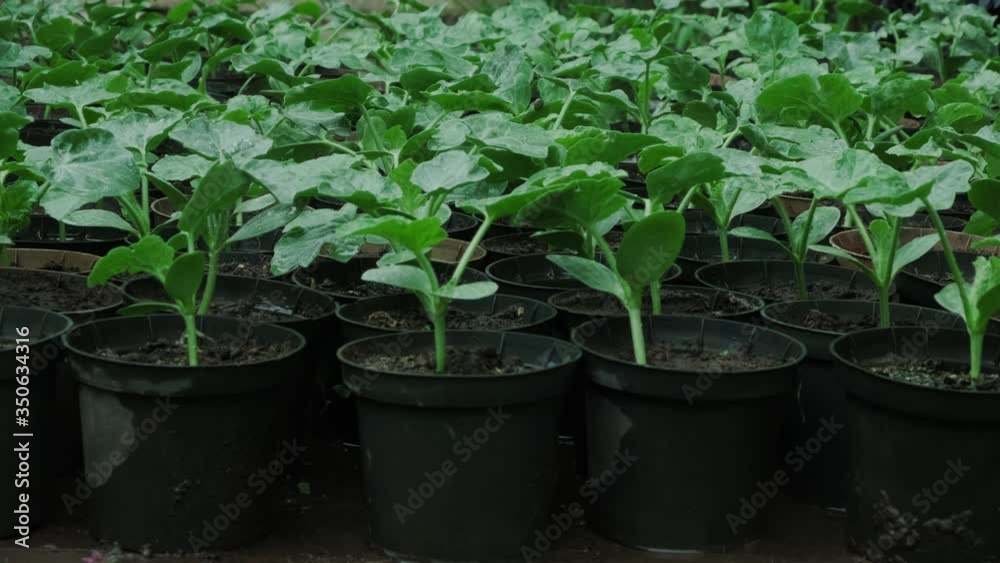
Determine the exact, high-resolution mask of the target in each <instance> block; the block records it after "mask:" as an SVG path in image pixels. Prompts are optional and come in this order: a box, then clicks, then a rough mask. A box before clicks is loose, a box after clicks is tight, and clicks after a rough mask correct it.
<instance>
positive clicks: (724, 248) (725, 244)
mask: <svg viewBox="0 0 1000 563" xmlns="http://www.w3.org/2000/svg"><path fill="white" fill-rule="evenodd" d="M718 234H719V250H720V251H721V252H722V263H723V264H726V263H728V262H729V231H727V230H726V229H721V228H720V229H719V233H718Z"/></svg>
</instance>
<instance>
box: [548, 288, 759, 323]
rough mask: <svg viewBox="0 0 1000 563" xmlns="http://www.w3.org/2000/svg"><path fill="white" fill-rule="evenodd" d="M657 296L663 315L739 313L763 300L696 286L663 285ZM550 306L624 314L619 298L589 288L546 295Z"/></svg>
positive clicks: (647, 304)
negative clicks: (550, 295)
mask: <svg viewBox="0 0 1000 563" xmlns="http://www.w3.org/2000/svg"><path fill="white" fill-rule="evenodd" d="M660 298H661V303H662V305H663V314H665V315H696V316H708V317H732V316H740V315H744V314H747V313H752V312H753V311H756V310H759V309H760V308H761V307H762V306H763V303H762V302H761V301H760V300H759V299H755V298H753V297H750V296H748V295H740V294H738V293H732V292H729V291H719V290H715V289H706V288H698V287H692V288H687V287H679V286H664V287H662V288H661V289H660ZM549 303H551V304H552V306H554V307H556V308H558V309H560V310H565V311H567V312H570V313H573V314H575V315H581V316H585V317H588V318H592V317H624V316H627V315H628V312H627V311H626V310H625V307H624V306H623V305H622V303H621V301H620V300H619V299H618V298H617V297H615V296H613V295H609V294H607V293H603V292H600V291H596V290H593V289H578V290H570V291H565V292H562V293H557V294H556V295H553V296H552V297H551V298H549ZM651 312H652V302H651V300H650V298H649V296H648V295H647V296H646V297H645V299H643V313H644V314H650V313H651Z"/></svg>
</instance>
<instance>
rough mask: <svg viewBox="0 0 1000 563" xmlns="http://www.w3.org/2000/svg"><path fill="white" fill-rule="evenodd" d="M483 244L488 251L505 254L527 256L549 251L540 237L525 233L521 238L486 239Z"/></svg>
mask: <svg viewBox="0 0 1000 563" xmlns="http://www.w3.org/2000/svg"><path fill="white" fill-rule="evenodd" d="M483 246H484V247H485V248H486V250H487V251H489V252H495V253H497V254H505V255H507V256H527V255H529V254H545V253H546V252H548V251H549V245H547V244H545V242H543V241H542V240H540V239H537V238H532V237H531V236H528V235H525V236H524V237H523V238H514V237H512V238H509V239H506V240H498V241H486V243H483Z"/></svg>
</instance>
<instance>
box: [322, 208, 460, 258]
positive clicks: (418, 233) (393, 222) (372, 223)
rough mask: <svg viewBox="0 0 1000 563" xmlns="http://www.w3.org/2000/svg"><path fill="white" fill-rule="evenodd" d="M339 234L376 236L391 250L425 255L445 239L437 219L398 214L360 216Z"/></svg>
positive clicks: (445, 235)
mask: <svg viewBox="0 0 1000 563" xmlns="http://www.w3.org/2000/svg"><path fill="white" fill-rule="evenodd" d="M341 233H342V234H343V235H344V236H347V237H356V236H376V237H379V238H382V239H385V240H386V241H388V242H389V243H390V244H392V245H393V246H394V247H397V248H405V249H406V250H409V251H410V252H412V253H414V254H424V253H426V252H427V251H428V250H430V249H431V247H433V246H434V245H436V244H438V243H440V242H441V241H443V240H444V239H446V238H447V237H448V233H446V232H445V230H444V229H443V228H442V227H441V220H440V219H438V218H437V217H427V218H424V219H409V218H407V217H400V216H397V215H392V216H387V217H375V218H372V217H370V216H367V215H366V216H363V217H359V218H358V219H356V220H355V221H352V222H351V223H348V224H347V225H344V227H343V228H342V229H341Z"/></svg>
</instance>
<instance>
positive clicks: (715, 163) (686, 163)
mask: <svg viewBox="0 0 1000 563" xmlns="http://www.w3.org/2000/svg"><path fill="white" fill-rule="evenodd" d="M725 173H726V170H725V167H724V166H723V164H722V159H720V158H719V157H717V156H715V155H712V154H709V153H706V152H695V153H689V154H687V155H684V156H682V157H680V158H678V159H675V160H672V161H670V162H668V163H667V164H665V165H663V166H661V167H659V168H657V169H656V170H653V171H652V172H650V173H649V174H647V175H646V188H647V189H648V190H649V195H650V197H651V198H653V199H654V200H656V201H659V202H661V203H669V202H670V201H671V200H672V199H673V198H674V197H675V196H677V195H679V194H682V193H687V191H688V190H689V189H691V188H693V187H694V186H697V185H699V184H704V183H707V182H714V181H716V180H721V179H722V177H723V176H724V175H725Z"/></svg>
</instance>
